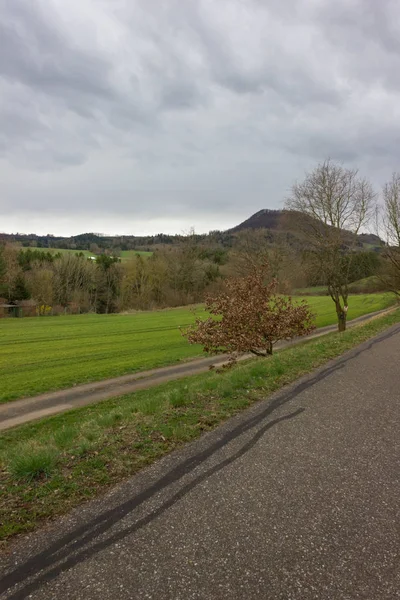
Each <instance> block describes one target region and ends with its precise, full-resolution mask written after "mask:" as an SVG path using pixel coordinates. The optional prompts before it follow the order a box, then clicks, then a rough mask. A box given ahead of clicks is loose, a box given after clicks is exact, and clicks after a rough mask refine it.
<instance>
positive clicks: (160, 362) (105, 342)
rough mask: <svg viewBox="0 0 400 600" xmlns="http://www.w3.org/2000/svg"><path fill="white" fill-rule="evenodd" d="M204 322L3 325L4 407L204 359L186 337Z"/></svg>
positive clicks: (162, 315)
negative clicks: (188, 330)
mask: <svg viewBox="0 0 400 600" xmlns="http://www.w3.org/2000/svg"><path fill="white" fill-rule="evenodd" d="M306 300H307V301H308V302H309V304H310V306H311V308H312V310H313V311H314V312H315V313H316V315H317V316H316V326H317V327H323V326H325V325H330V324H332V323H335V322H336V314H335V310H334V305H333V302H332V300H331V299H330V298H328V297H323V296H315V297H307V298H306ZM393 302H394V298H393V297H392V296H391V295H386V294H369V295H358V296H354V297H352V298H351V300H350V308H349V313H348V318H349V319H354V318H356V317H358V316H360V315H363V314H366V313H369V312H374V311H376V310H379V309H381V308H385V307H387V306H389V305H390V304H391V303H393ZM195 313H196V314H197V315H198V316H202V315H204V314H205V313H204V310H203V309H202V308H201V307H197V309H196V311H195V312H194V310H193V308H189V307H186V308H179V309H170V310H163V311H153V312H142V313H135V314H121V315H93V314H91V315H67V316H60V317H47V318H46V317H42V318H38V317H32V318H24V319H2V320H0V402H6V401H9V400H14V399H17V398H22V397H24V396H33V395H35V394H40V393H42V392H47V391H50V390H57V389H62V388H67V387H71V386H73V385H76V384H79V383H85V382H89V381H100V380H101V379H106V378H109V377H117V376H118V375H124V374H126V373H135V372H138V371H143V370H147V369H152V368H156V367H161V366H165V365H170V364H174V363H177V362H179V361H181V360H187V359H190V358H194V357H196V356H200V355H201V354H202V350H201V348H200V346H191V345H189V344H188V343H187V341H186V339H185V338H183V337H182V335H181V333H180V331H179V326H182V327H185V326H186V325H188V324H189V323H192V322H193V321H194V318H195Z"/></svg>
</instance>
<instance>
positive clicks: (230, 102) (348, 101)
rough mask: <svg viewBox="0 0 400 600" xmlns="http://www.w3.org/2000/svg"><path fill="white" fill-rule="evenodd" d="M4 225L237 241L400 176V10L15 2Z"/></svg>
mask: <svg viewBox="0 0 400 600" xmlns="http://www.w3.org/2000/svg"><path fill="white" fill-rule="evenodd" d="M0 44H1V49H0V186H1V190H0V231H6V232H16V231H20V232H25V233H30V232H36V233H54V234H62V235H69V234H77V233H80V232H87V231H95V232H105V233H110V234H113V233H125V234H130V233H131V234H138V235H140V234H149V233H157V232H160V231H163V232H168V233H180V232H182V231H183V230H187V229H189V228H190V227H191V226H194V227H195V229H196V231H198V232H202V231H208V230H210V229H226V228H228V227H230V226H233V225H235V224H237V223H239V222H240V221H242V220H243V219H245V218H247V217H249V216H250V215H251V214H252V213H254V212H256V211H257V210H260V209H261V208H279V207H281V205H282V201H283V199H284V197H285V195H286V194H287V192H288V189H289V187H290V185H291V183H292V182H293V180H294V179H296V178H299V177H301V176H302V174H303V173H304V170H305V169H307V168H310V167H311V166H312V165H313V164H315V163H317V162H318V161H321V160H323V159H324V158H326V157H328V156H330V157H332V158H334V159H338V160H342V161H344V162H345V163H346V164H348V165H349V166H354V165H357V166H358V167H359V168H360V170H361V171H362V173H363V174H365V175H368V176H369V177H370V178H371V179H372V180H373V182H374V184H375V185H376V186H377V187H379V186H380V185H381V184H382V183H383V181H384V180H385V179H387V178H388V177H389V176H390V174H391V172H392V171H393V170H395V169H399V170H400V152H399V151H400V145H399V142H400V5H399V3H398V2H396V1H395V0H393V2H392V1H390V0H380V2H378V1H377V0H335V2H332V0H264V1H263V0H68V1H66V0H0Z"/></svg>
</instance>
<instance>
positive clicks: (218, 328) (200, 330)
mask: <svg viewBox="0 0 400 600" xmlns="http://www.w3.org/2000/svg"><path fill="white" fill-rule="evenodd" d="M267 275H268V268H267V266H266V265H264V266H263V267H258V268H256V269H255V270H254V271H253V273H251V274H250V275H248V276H247V277H244V278H241V279H235V278H231V279H227V281H226V291H224V292H221V293H219V294H218V295H217V296H215V297H213V296H207V297H206V301H205V308H206V310H207V311H208V312H209V313H210V314H211V315H212V316H211V317H209V318H208V319H206V320H202V319H196V322H195V324H194V325H192V326H191V327H189V328H188V329H186V330H185V331H184V332H183V335H185V336H186V337H187V339H188V340H189V342H190V343H191V344H202V346H203V349H204V351H205V352H208V353H212V354H218V353H228V354H230V355H231V358H232V360H234V358H235V356H236V355H237V354H240V353H244V352H251V353H252V354H255V355H256V356H267V355H269V354H272V350H273V347H274V345H275V344H276V342H278V341H279V340H284V339H291V338H293V337H295V336H302V335H306V334H308V333H310V332H311V331H312V330H313V329H314V325H313V315H312V314H311V312H310V309H309V307H308V305H307V304H306V303H305V302H304V301H303V302H299V303H294V302H293V301H292V299H291V298H290V297H285V296H281V295H278V294H276V289H277V285H278V282H277V280H276V279H272V280H269V281H268V280H267Z"/></svg>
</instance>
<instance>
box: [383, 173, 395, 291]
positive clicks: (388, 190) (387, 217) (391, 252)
mask: <svg viewBox="0 0 400 600" xmlns="http://www.w3.org/2000/svg"><path fill="white" fill-rule="evenodd" d="M382 195H383V206H382V207H381V211H380V215H379V217H380V218H379V223H378V232H379V235H380V236H381V237H383V238H384V244H385V245H384V247H383V251H382V256H383V258H384V259H385V260H384V263H383V267H382V269H381V270H380V272H379V278H380V279H381V281H382V283H383V284H384V286H385V288H386V289H388V290H389V291H391V292H393V293H395V294H396V295H397V296H398V297H400V173H393V175H392V179H391V180H390V181H389V182H388V183H386V184H385V185H384V187H383V192H382Z"/></svg>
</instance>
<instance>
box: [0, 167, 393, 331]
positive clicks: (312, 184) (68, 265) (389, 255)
mask: <svg viewBox="0 0 400 600" xmlns="http://www.w3.org/2000/svg"><path fill="white" fill-rule="evenodd" d="M381 199H382V200H381V202H380V203H379V202H378V195H377V194H376V192H375V191H374V189H373V187H372V185H371V183H370V182H369V181H368V180H366V179H365V178H363V177H361V176H360V175H359V173H358V171H357V170H356V169H348V168H346V167H344V166H343V165H341V164H337V163H334V162H333V161H331V160H326V161H325V162H324V163H322V164H319V165H317V167H315V169H314V170H313V171H311V172H310V173H307V174H306V175H305V178H304V179H303V180H302V181H300V182H296V183H295V184H294V185H293V187H292V190H291V193H290V195H289V197H288V199H287V200H286V203H285V209H286V210H285V211H283V212H282V215H281V218H280V223H279V225H277V228H276V229H275V230H271V229H248V230H242V231H238V232H234V233H230V234H229V244H228V245H226V239H227V238H224V236H222V237H221V232H210V234H209V235H202V236H199V235H196V234H195V233H194V232H190V233H189V234H188V235H186V236H179V242H178V241H177V240H175V243H174V244H172V245H170V246H168V245H167V246H164V247H160V248H157V249H156V250H155V251H154V252H153V254H152V256H150V257H143V256H140V255H136V256H134V257H133V258H132V259H129V260H127V261H121V260H120V258H119V257H118V253H117V252H115V253H114V254H112V253H110V251H108V254H106V253H105V251H103V253H99V254H97V255H96V257H95V260H90V259H87V258H86V257H85V256H84V254H83V253H82V252H76V253H75V254H74V253H58V254H54V253H51V252H50V251H48V250H46V249H39V248H25V249H23V248H21V247H18V245H16V244H15V243H14V244H13V243H8V242H7V241H6V242H5V243H4V242H3V243H2V244H0V298H1V299H2V300H0V303H1V301H2V302H3V303H6V302H8V303H18V302H25V303H28V304H29V303H30V304H31V305H32V306H33V307H35V310H36V312H37V313H38V314H48V313H49V312H51V313H53V314H55V313H57V312H99V313H110V312H120V311H125V310H132V309H138V310H144V309H152V308H163V307H173V306H179V305H185V304H192V303H196V302H201V301H203V300H204V298H205V296H206V295H207V294H209V293H210V292H211V293H214V294H215V293H217V292H218V291H219V290H223V289H224V282H225V281H226V279H228V278H230V277H238V276H239V277H240V276H242V277H246V276H248V275H249V274H250V273H251V272H254V269H255V268H257V266H260V265H262V264H265V263H266V262H268V265H269V269H268V272H269V274H270V277H271V278H273V279H274V281H276V282H277V283H276V285H277V292H278V293H285V294H290V293H291V292H292V291H293V290H294V289H296V288H300V287H306V286H316V285H321V286H326V289H327V293H328V294H329V295H330V296H331V298H332V300H333V302H334V304H335V308H336V312H337V316H338V322H339V326H340V327H341V328H342V329H344V328H345V326H346V315H347V307H348V298H349V285H350V284H351V283H352V282H354V281H357V280H359V279H363V278H367V277H370V276H371V275H375V276H376V279H377V280H379V282H380V285H381V289H388V290H390V291H392V292H394V293H396V294H399V290H400V175H399V174H394V175H393V177H392V179H391V181H390V182H388V183H387V184H385V186H384V187H383V190H382V194H381ZM371 229H374V230H375V233H378V234H379V236H380V238H378V237H376V235H375V236H373V237H374V239H378V240H379V239H380V248H378V251H376V250H377V248H376V247H375V248H374V249H373V250H372V249H368V248H366V247H365V245H364V246H363V242H361V241H360V240H363V239H365V238H366V235H365V233H366V231H368V230H371ZM367 239H368V238H367ZM87 241H88V240H86V242H87ZM86 242H85V243H86Z"/></svg>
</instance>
